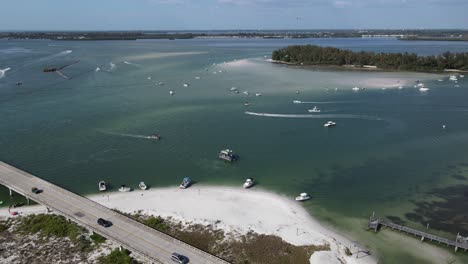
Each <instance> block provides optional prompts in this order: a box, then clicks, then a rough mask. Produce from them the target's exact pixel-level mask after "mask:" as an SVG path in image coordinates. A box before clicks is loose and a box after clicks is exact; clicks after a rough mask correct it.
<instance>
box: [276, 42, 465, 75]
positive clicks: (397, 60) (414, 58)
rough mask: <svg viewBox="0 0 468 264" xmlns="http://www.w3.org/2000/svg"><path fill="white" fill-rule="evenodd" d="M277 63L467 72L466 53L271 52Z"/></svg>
mask: <svg viewBox="0 0 468 264" xmlns="http://www.w3.org/2000/svg"><path fill="white" fill-rule="evenodd" d="M272 60H273V61H274V62H277V63H284V64H290V65H305V66H339V67H348V68H358V69H381V70H397V71H398V70H401V71H426V72H439V71H444V70H452V71H455V70H459V71H468V52H463V53H453V52H449V51H447V52H444V53H442V54H440V55H437V56H420V55H417V54H415V53H376V52H369V51H360V52H355V51H351V50H346V49H338V48H334V47H321V46H315V45H300V46H288V47H285V48H282V49H279V50H275V51H273V54H272Z"/></svg>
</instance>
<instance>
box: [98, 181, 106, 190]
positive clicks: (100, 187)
mask: <svg viewBox="0 0 468 264" xmlns="http://www.w3.org/2000/svg"><path fill="white" fill-rule="evenodd" d="M98 186H99V191H100V192H103V191H105V190H107V186H106V182H105V181H100V182H99V184H98Z"/></svg>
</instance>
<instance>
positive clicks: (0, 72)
mask: <svg viewBox="0 0 468 264" xmlns="http://www.w3.org/2000/svg"><path fill="white" fill-rule="evenodd" d="M9 70H11V68H6V69H3V70H1V69H0V79H1V78H3V77H5V73H6V72H7V71H9Z"/></svg>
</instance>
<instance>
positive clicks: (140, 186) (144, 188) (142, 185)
mask: <svg viewBox="0 0 468 264" xmlns="http://www.w3.org/2000/svg"><path fill="white" fill-rule="evenodd" d="M138 187H139V188H140V189H141V190H146V189H148V186H146V184H145V182H140V183H139V184H138Z"/></svg>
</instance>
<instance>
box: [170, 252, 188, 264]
mask: <svg viewBox="0 0 468 264" xmlns="http://www.w3.org/2000/svg"><path fill="white" fill-rule="evenodd" d="M171 259H172V261H174V262H176V263H179V264H186V263H189V259H188V258H187V257H186V256H182V255H180V254H177V253H175V252H174V253H172V255H171Z"/></svg>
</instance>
